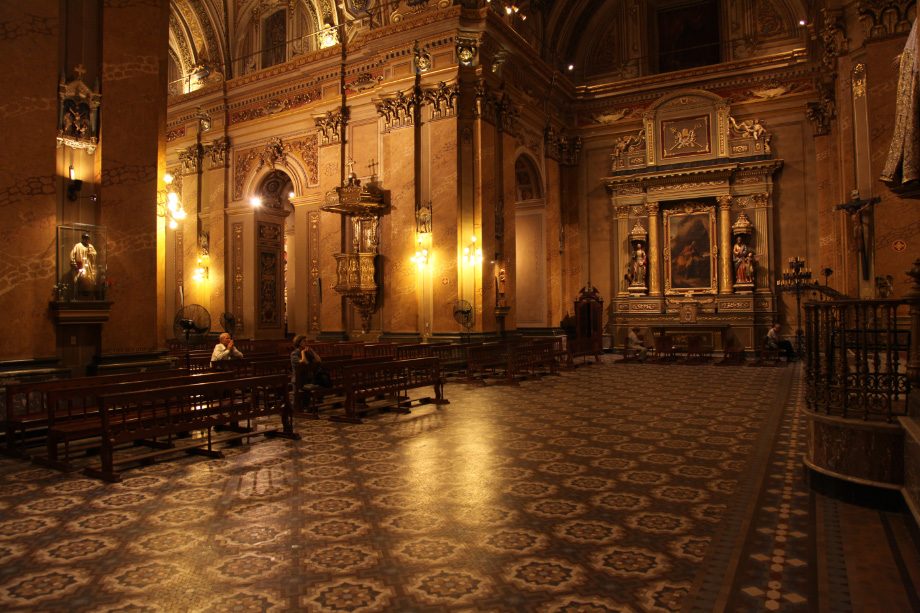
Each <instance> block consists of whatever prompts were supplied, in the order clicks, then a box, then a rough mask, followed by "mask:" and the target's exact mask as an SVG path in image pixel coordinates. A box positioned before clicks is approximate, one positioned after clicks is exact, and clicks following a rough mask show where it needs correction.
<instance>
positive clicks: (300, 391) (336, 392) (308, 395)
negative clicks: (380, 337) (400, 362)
mask: <svg viewBox="0 0 920 613" xmlns="http://www.w3.org/2000/svg"><path fill="white" fill-rule="evenodd" d="M337 357H338V358H339V359H336V358H337ZM392 360H393V358H391V357H389V356H382V357H377V358H349V359H342V356H329V357H326V358H323V361H322V362H312V363H309V364H298V365H297V367H296V368H295V369H294V414H295V415H297V416H298V417H309V418H310V419H319V410H320V408H326V407H321V404H320V403H323V402H324V401H326V400H327V399H328V398H330V397H331V398H333V399H334V400H331V401H328V402H326V406H327V407H328V406H334V405H336V404H340V403H342V402H344V400H345V369H346V368H351V367H354V366H363V365H366V364H379V363H381V362H391V361H392ZM320 366H322V367H323V368H324V369H325V370H326V372H328V373H329V378H330V379H331V380H332V387H320V386H318V385H314V384H313V383H312V381H313V375H314V373H315V372H316V370H317V368H319V367H320Z"/></svg>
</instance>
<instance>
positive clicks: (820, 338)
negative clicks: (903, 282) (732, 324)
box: [805, 260, 920, 422]
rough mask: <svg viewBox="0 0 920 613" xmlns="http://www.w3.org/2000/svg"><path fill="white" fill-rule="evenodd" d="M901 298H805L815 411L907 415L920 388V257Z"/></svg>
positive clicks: (809, 392) (888, 417) (809, 394)
mask: <svg viewBox="0 0 920 613" xmlns="http://www.w3.org/2000/svg"><path fill="white" fill-rule="evenodd" d="M908 274H909V275H910V276H911V277H912V278H913V286H912V288H911V290H910V291H908V292H907V294H905V297H904V298H903V299H901V300H852V299H832V300H812V301H809V302H806V303H805V348H806V349H805V359H806V366H805V369H806V370H805V377H806V378H805V382H806V392H805V394H806V395H805V400H806V404H807V406H808V408H809V409H810V410H812V411H816V412H819V413H825V414H828V415H835V416H838V417H845V418H852V419H863V420H884V421H887V422H891V421H892V420H893V419H894V418H895V417H898V416H901V415H906V414H907V398H908V395H909V394H910V392H911V389H918V387H920V380H918V377H920V359H918V358H920V356H918V351H920V347H918V345H920V338H918V336H920V285H918V282H920V260H917V262H916V263H915V264H914V268H913V269H912V270H911V271H910V272H909V273H908Z"/></svg>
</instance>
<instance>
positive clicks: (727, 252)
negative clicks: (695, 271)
mask: <svg viewBox="0 0 920 613" xmlns="http://www.w3.org/2000/svg"><path fill="white" fill-rule="evenodd" d="M717 200H718V201H719V252H720V253H719V264H720V266H719V268H720V270H721V271H722V274H720V275H719V276H720V277H721V282H720V285H719V293H720V294H733V293H734V292H735V290H734V283H735V275H734V274H733V273H734V267H733V266H732V258H731V253H732V220H731V215H730V213H731V209H732V197H731V196H729V195H725V196H718V198H717Z"/></svg>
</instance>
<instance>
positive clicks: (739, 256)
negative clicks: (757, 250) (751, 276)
mask: <svg viewBox="0 0 920 613" xmlns="http://www.w3.org/2000/svg"><path fill="white" fill-rule="evenodd" d="M748 253H750V251H749V250H748V246H747V245H745V244H744V237H743V236H742V235H740V234H739V235H738V240H737V241H736V242H735V246H734V247H733V248H732V265H733V266H734V269H735V282H736V283H748V281H742V280H741V267H742V266H743V265H744V258H745V256H747V254H748Z"/></svg>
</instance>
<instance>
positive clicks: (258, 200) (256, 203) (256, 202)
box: [249, 196, 262, 207]
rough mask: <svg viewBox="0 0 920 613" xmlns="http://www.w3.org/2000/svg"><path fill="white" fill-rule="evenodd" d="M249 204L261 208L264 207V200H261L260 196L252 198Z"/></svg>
mask: <svg viewBox="0 0 920 613" xmlns="http://www.w3.org/2000/svg"><path fill="white" fill-rule="evenodd" d="M249 204H251V205H252V206H254V207H260V206H262V199H261V198H259V197H258V196H253V197H252V198H250V199H249Z"/></svg>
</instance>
